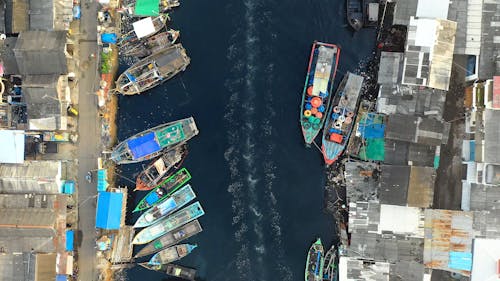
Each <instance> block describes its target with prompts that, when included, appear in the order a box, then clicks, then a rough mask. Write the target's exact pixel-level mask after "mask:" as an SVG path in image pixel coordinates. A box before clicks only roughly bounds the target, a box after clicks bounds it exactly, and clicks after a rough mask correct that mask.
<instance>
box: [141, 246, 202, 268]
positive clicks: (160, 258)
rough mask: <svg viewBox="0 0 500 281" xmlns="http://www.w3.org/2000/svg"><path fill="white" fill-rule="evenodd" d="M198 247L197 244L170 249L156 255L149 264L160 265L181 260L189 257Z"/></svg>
mask: <svg viewBox="0 0 500 281" xmlns="http://www.w3.org/2000/svg"><path fill="white" fill-rule="evenodd" d="M196 247H198V245H196V244H194V245H192V244H180V245H175V246H172V247H168V248H166V249H165V250H161V251H159V252H158V253H156V254H154V255H153V257H151V259H150V260H149V262H148V264H151V265H160V264H167V263H171V262H174V261H177V260H180V259H182V258H183V257H185V256H187V255H189V254H190V253H191V252H192V251H193V250H194V249H196Z"/></svg>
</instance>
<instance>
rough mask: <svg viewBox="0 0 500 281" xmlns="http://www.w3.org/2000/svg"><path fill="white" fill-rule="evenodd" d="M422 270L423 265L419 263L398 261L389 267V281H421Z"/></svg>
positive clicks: (422, 276) (422, 278) (422, 277)
mask: <svg viewBox="0 0 500 281" xmlns="http://www.w3.org/2000/svg"><path fill="white" fill-rule="evenodd" d="M424 270H425V269H424V265H423V264H421V263H418V262H415V261H398V262H396V263H395V264H394V265H392V266H391V280H394V281H396V280H401V281H423V280H424ZM392 277H394V279H392Z"/></svg>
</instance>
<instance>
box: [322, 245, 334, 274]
mask: <svg viewBox="0 0 500 281" xmlns="http://www.w3.org/2000/svg"><path fill="white" fill-rule="evenodd" d="M336 259H337V250H336V248H335V245H332V247H331V248H330V250H328V252H326V255H325V262H324V264H323V281H336V280H337V265H336V263H335V262H336Z"/></svg>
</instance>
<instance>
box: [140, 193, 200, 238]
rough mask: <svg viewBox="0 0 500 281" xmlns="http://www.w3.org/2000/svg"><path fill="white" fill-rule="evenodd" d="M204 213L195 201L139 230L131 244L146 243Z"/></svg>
mask: <svg viewBox="0 0 500 281" xmlns="http://www.w3.org/2000/svg"><path fill="white" fill-rule="evenodd" d="M204 214H205V211H203V208H202V207H201V204H200V202H195V203H193V204H191V205H189V206H187V207H185V208H183V209H182V210H180V211H178V212H176V213H174V214H173V215H171V216H168V217H166V218H163V219H161V220H159V221H158V222H157V223H155V224H153V225H151V226H148V227H146V228H144V229H143V230H141V231H140V232H139V233H138V234H137V235H136V236H135V237H134V240H133V241H132V244H138V245H140V244H146V243H149V242H151V241H153V240H155V239H156V238H158V237H160V236H162V235H164V234H165V233H168V232H170V231H172V230H173V229H176V228H178V227H180V226H182V225H184V224H186V223H188V222H190V221H192V220H195V219H197V218H199V217H201V216H203V215H204Z"/></svg>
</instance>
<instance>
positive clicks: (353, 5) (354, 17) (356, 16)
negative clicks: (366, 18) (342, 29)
mask: <svg viewBox="0 0 500 281" xmlns="http://www.w3.org/2000/svg"><path fill="white" fill-rule="evenodd" d="M346 15H347V22H348V23H349V25H350V26H351V27H352V28H353V29H354V31H358V30H360V29H361V28H362V27H363V3H362V0H347V3H346Z"/></svg>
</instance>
